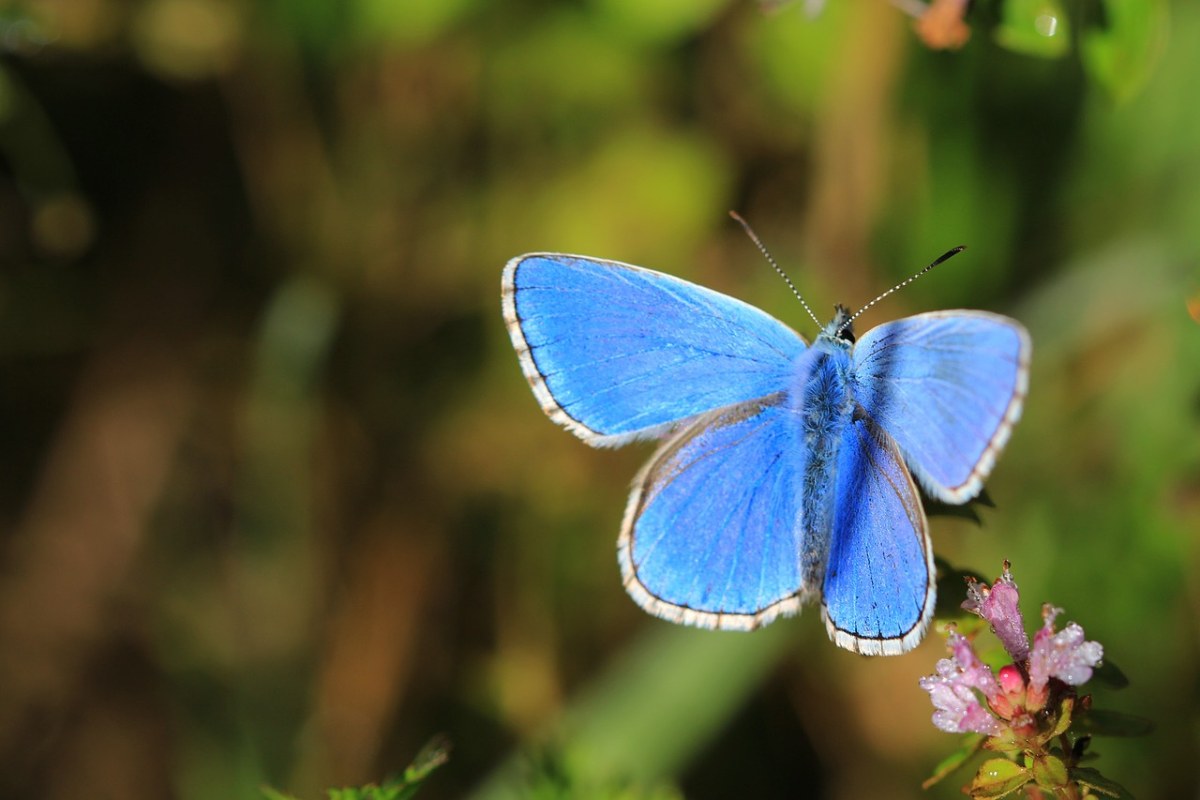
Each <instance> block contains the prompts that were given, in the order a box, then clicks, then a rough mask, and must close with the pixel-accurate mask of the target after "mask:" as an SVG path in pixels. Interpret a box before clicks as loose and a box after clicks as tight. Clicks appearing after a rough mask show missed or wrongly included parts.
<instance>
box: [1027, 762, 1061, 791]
mask: <svg viewBox="0 0 1200 800" xmlns="http://www.w3.org/2000/svg"><path fill="white" fill-rule="evenodd" d="M1033 779H1034V780H1035V781H1037V785H1038V786H1040V787H1042V788H1043V789H1061V788H1062V787H1064V786H1066V785H1067V780H1068V776H1067V765H1066V764H1064V763H1063V760H1062V759H1061V758H1059V757H1058V756H1051V755H1043V756H1038V757H1037V758H1035V759H1034V760H1033Z"/></svg>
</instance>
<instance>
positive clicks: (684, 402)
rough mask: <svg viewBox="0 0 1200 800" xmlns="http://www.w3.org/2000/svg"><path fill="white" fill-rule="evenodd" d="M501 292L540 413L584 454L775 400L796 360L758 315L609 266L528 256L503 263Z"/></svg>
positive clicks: (702, 292)
mask: <svg viewBox="0 0 1200 800" xmlns="http://www.w3.org/2000/svg"><path fill="white" fill-rule="evenodd" d="M502 286H503V294H502V297H503V302H504V318H505V321H506V322H507V324H508V330H509V334H510V336H511V337H512V342H513V346H514V347H515V348H516V350H517V355H518V356H519V357H520V361H521V369H522V370H523V371H524V372H525V377H526V378H527V379H528V380H529V384H530V386H531V387H532V388H533V393H534V395H535V396H536V397H537V399H538V401H539V402H540V403H541V405H542V410H543V411H545V412H546V414H547V415H548V416H549V417H550V418H551V419H552V420H554V421H555V422H557V423H559V424H560V425H563V426H564V427H566V428H567V429H568V430H570V431H571V432H572V433H574V434H576V435H577V436H579V437H580V438H581V439H583V440H584V441H585V442H587V443H588V444H591V445H597V446H614V447H615V446H618V445H623V444H625V443H627V442H629V441H631V440H633V439H638V438H650V437H658V436H661V435H662V434H664V433H666V432H667V431H668V430H670V429H672V428H673V427H674V426H676V425H677V424H678V423H680V422H681V421H682V420H685V419H688V418H690V417H694V416H696V415H698V414H702V413H704V412H706V411H710V410H712V409H715V408H723V407H724V406H727V405H730V404H733V403H740V402H745V401H747V400H752V399H754V398H756V397H763V396H765V395H768V394H771V393H772V392H777V391H780V390H781V389H783V388H784V387H785V386H786V385H787V383H788V381H789V379H790V378H791V376H792V371H793V366H792V364H793V361H794V359H795V358H796V357H797V356H799V355H800V353H802V352H803V351H804V349H805V344H804V341H803V340H802V339H801V338H800V337H799V336H798V335H797V334H796V333H794V332H793V331H792V330H791V329H790V328H788V327H787V326H786V325H784V324H783V323H782V322H779V321H778V320H776V319H774V318H773V317H771V316H770V315H768V314H767V313H766V312H765V311H760V310H759V309H757V308H754V307H753V306H751V305H748V304H746V303H743V302H742V301H740V300H735V299H734V298H732V297H727V296H725V295H723V294H720V293H719V292H714V291H712V290H711V289H706V288H704V287H703V286H697V285H696V284H694V283H689V282H687V281H684V280H681V279H679V278H675V277H672V276H670V275H664V274H663V273H661V272H654V271H653V270H648V269H643V268H641V267H635V266H632V265H630V264H621V263H618V262H616V261H605V260H602V259H597V258H587V257H585V256H570V255H563V254H561V253H531V254H529V255H524V256H518V257H517V258H514V259H513V260H512V261H510V262H508V266H507V267H505V269H504V278H503V284H502Z"/></svg>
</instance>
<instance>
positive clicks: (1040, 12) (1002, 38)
mask: <svg viewBox="0 0 1200 800" xmlns="http://www.w3.org/2000/svg"><path fill="white" fill-rule="evenodd" d="M996 41H997V42H999V44H1000V45H1001V46H1003V47H1006V48H1008V49H1009V50H1015V51H1016V52H1018V53H1024V54H1025V55H1028V56H1038V57H1040V58H1061V57H1062V56H1064V55H1066V54H1067V51H1069V50H1070V49H1071V31H1070V25H1069V24H1068V22H1067V15H1066V12H1064V11H1063V9H1062V6H1061V5H1060V4H1059V2H1058V0H1006V2H1005V3H1004V6H1003V12H1002V17H1001V20H1000V26H999V27H998V28H997V29H996Z"/></svg>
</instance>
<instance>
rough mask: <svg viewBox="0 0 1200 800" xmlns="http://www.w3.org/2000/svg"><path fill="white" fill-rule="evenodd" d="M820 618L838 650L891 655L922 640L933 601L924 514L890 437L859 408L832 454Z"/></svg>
mask: <svg viewBox="0 0 1200 800" xmlns="http://www.w3.org/2000/svg"><path fill="white" fill-rule="evenodd" d="M835 474H836V478H835V480H836V483H835V500H834V509H833V530H832V532H831V533H832V535H831V538H830V550H829V561H828V563H827V565H826V569H825V585H824V590H823V593H822V594H823V603H822V607H821V615H822V617H824V619H825V626H826V628H828V630H829V636H830V638H831V639H833V641H834V642H835V643H836V644H837V645H839V646H840V647H845V648H847V649H849V650H854V651H855V652H858V653H863V654H866V655H898V654H900V653H904V652H907V651H908V650H911V649H912V648H913V647H916V645H917V644H918V643H919V642H920V641H921V638H922V637H923V636H924V635H925V629H926V628H927V627H928V626H929V620H930V619H931V618H932V617H933V610H934V604H935V600H936V585H935V582H934V566H933V546H932V544H931V542H930V540H929V532H928V528H927V525H926V521H925V512H924V511H923V510H922V508H921V501H920V498H919V496H918V494H917V487H916V485H915V484H914V483H913V479H912V476H911V475H910V474H909V471H908V469H906V468H905V466H904V461H903V459H902V457H901V455H900V451H899V448H898V447H897V445H896V442H895V441H894V440H893V439H892V438H891V437H890V436H888V434H887V433H886V432H885V431H883V430H882V429H880V428H879V426H877V425H876V424H875V423H874V422H873V421H872V420H871V419H870V418H868V417H867V416H866V415H865V413H862V412H861V410H860V412H859V413H857V414H856V415H855V417H854V419H852V420H851V421H850V422H849V423H848V424H847V425H846V427H845V429H844V430H843V434H842V441H841V445H840V448H839V451H838V461H837V469H836V473H835Z"/></svg>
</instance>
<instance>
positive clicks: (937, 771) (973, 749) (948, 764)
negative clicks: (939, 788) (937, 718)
mask: <svg viewBox="0 0 1200 800" xmlns="http://www.w3.org/2000/svg"><path fill="white" fill-rule="evenodd" d="M985 738H986V737H984V735H983V734H982V733H972V734H968V735H967V736H964V737H963V739H962V742H961V743H959V746H958V749H957V750H955V751H954V752H953V753H951V754H950V755H948V756H946V757H945V758H943V759H942V760H941V761H939V762H938V764H937V766H936V767H934V768H933V774H932V775H930V776H929V777H928V778H926V779H925V782H924V783H922V784H921V788H922V789H928V788H929V787H930V786H933V785H934V784H935V783H937V782H939V781H941V780H942V779H944V778H946V777H948V776H949V775H950V774H951V773H953V772H955V771H957V770H958V769H959V768H960V767H962V765H963V764H965V763H967V760H968V759H970V758H971V756H973V755H975V754H976V753H978V752H979V750H980V748H981V747H982V746H983V740H984V739H985Z"/></svg>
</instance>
